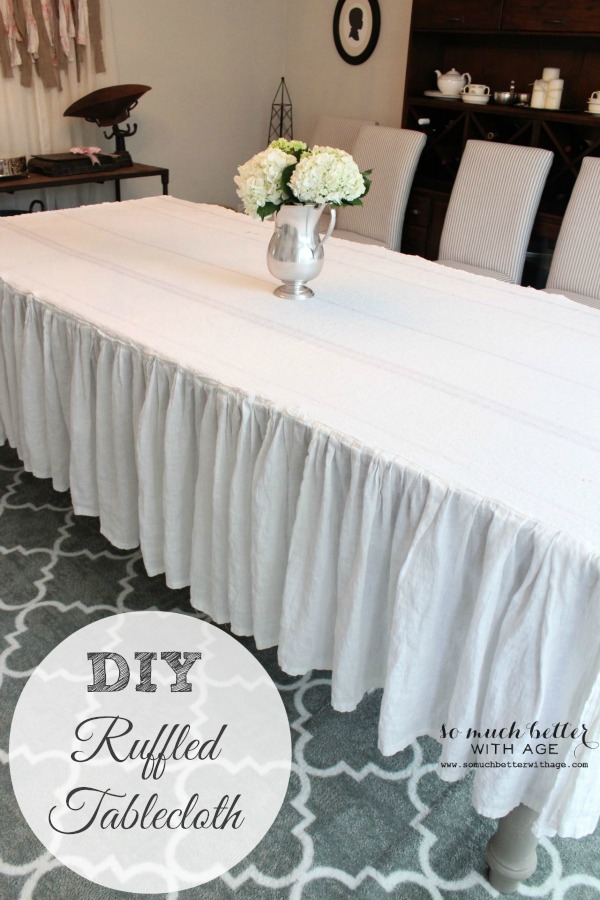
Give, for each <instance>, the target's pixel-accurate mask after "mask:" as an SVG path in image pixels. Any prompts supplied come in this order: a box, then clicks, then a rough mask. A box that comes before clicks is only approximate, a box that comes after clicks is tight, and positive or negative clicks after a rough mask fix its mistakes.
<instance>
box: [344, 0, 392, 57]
mask: <svg viewBox="0 0 600 900" xmlns="http://www.w3.org/2000/svg"><path fill="white" fill-rule="evenodd" d="M352 2H353V0H338V2H337V5H336V7H335V12H334V14H333V40H334V42H335V46H336V49H337V52H338V53H339V54H340V56H341V57H342V59H343V60H344V61H345V62H347V63H350V65H351V66H359V65H360V64H361V63H364V62H366V60H367V59H368V58H369V57H370V56H371V54H372V53H373V50H374V49H375V47H376V46H377V41H378V40H379V32H380V30H381V11H380V9H379V0H367V2H368V4H369V6H370V7H371V18H372V21H373V27H372V28H371V34H370V37H369V40H368V43H367V46H366V47H365V49H364V50H363V52H362V53H359V54H358V55H357V56H350V54H349V53H347V52H346V50H345V49H344V47H343V45H342V42H341V39H340V19H341V17H342V10H343V9H344V6H345V5H346V3H352Z"/></svg>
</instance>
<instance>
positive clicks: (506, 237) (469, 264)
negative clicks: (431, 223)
mask: <svg viewBox="0 0 600 900" xmlns="http://www.w3.org/2000/svg"><path fill="white" fill-rule="evenodd" d="M552 159H553V154H552V152H551V151H550V150H544V149H540V148H539V147H521V146H518V145H515V144H494V143H490V142H489V141H467V143H466V144H465V149H464V152H463V155H462V157H461V161H460V165H459V167H458V172H457V174H456V179H455V181H454V186H453V188H452V193H451V195H450V202H449V204H448V210H447V212H446V218H445V219H444V227H443V229H442V236H441V238H440V249H439V259H438V262H440V263H445V264H448V263H449V262H450V263H455V264H460V265H463V264H464V266H465V267H466V268H468V270H469V271H479V272H480V274H484V275H488V274H491V273H494V277H496V278H498V279H500V280H501V281H509V282H511V283H512V284H518V283H519V282H520V281H521V276H522V274H523V266H524V264H525V255H526V252H527V245H528V243H529V237H530V235H531V229H532V228H533V221H534V219H535V214H536V212H537V208H538V205H539V202H540V198H541V196H542V191H543V189H544V184H545V183H546V178H547V176H548V172H549V171H550V166H551V164H552Z"/></svg>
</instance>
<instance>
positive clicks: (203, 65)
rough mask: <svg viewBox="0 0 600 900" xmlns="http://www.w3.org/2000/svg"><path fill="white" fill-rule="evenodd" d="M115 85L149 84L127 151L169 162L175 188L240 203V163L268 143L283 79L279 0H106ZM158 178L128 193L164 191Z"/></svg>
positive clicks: (128, 187)
mask: <svg viewBox="0 0 600 900" xmlns="http://www.w3.org/2000/svg"><path fill="white" fill-rule="evenodd" d="M107 3H108V5H109V13H110V17H111V19H112V27H113V31H114V39H115V43H116V57H117V70H118V80H119V83H130V82H131V83H140V84H148V85H150V86H151V87H152V90H151V91H149V92H148V93H147V94H146V95H145V96H144V97H142V98H141V100H140V102H139V106H138V108H137V109H136V110H134V112H133V113H132V121H135V122H137V123H138V127H139V132H138V134H136V135H135V136H134V137H132V138H130V139H129V140H128V141H127V149H128V150H130V152H131V154H132V155H133V156H134V158H135V159H136V160H137V161H139V162H145V163H150V164H152V165H164V166H168V168H169V169H170V170H171V184H170V192H171V193H172V194H174V195H175V196H178V197H184V198H186V199H189V200H198V201H204V202H207V203H223V204H229V205H233V204H235V203H237V198H236V196H235V186H234V184H233V176H234V174H235V171H236V167H237V166H238V165H239V164H240V163H241V162H244V160H245V159H246V158H247V157H249V156H252V154H253V153H256V152H257V151H258V150H260V149H262V147H263V146H264V144H265V142H266V139H267V137H268V128H269V116H270V109H271V102H272V100H273V96H274V94H275V91H276V90H277V85H278V83H279V80H280V78H281V75H282V72H281V67H282V64H283V52H284V45H285V39H284V35H285V32H284V29H285V9H284V3H282V0H168V2H165V0H107ZM154 181H156V185H160V182H159V181H158V179H152V180H151V179H147V180H146V179H144V180H143V181H138V182H129V183H125V184H124V186H123V194H124V195H126V196H128V197H130V196H134V195H135V196H143V195H144V194H148V193H159V187H157V186H156V185H155V184H154V183H153V182H154Z"/></svg>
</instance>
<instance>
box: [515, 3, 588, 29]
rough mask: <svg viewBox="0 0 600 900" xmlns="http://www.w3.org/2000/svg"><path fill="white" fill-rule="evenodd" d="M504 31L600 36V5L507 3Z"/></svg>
mask: <svg viewBox="0 0 600 900" xmlns="http://www.w3.org/2000/svg"><path fill="white" fill-rule="evenodd" d="M502 28H503V29H505V30H510V31H543V32H557V33H560V32H565V33H569V32H570V33H574V34H577V33H579V34H590V33H599V34H600V2H598V0H533V2H525V0H504V10H503V13H502Z"/></svg>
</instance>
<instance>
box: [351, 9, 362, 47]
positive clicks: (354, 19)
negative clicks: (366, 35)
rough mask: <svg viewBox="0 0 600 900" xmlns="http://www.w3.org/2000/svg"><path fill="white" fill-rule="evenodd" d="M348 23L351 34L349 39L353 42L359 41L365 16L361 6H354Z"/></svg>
mask: <svg viewBox="0 0 600 900" xmlns="http://www.w3.org/2000/svg"><path fill="white" fill-rule="evenodd" d="M348 21H349V22H350V34H349V37H350V38H351V39H352V40H353V41H359V40H360V35H359V33H358V32H359V31H360V29H361V28H362V27H363V14H362V9H361V8H360V6H354V7H353V8H352V9H351V10H350V15H349V16H348Z"/></svg>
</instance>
